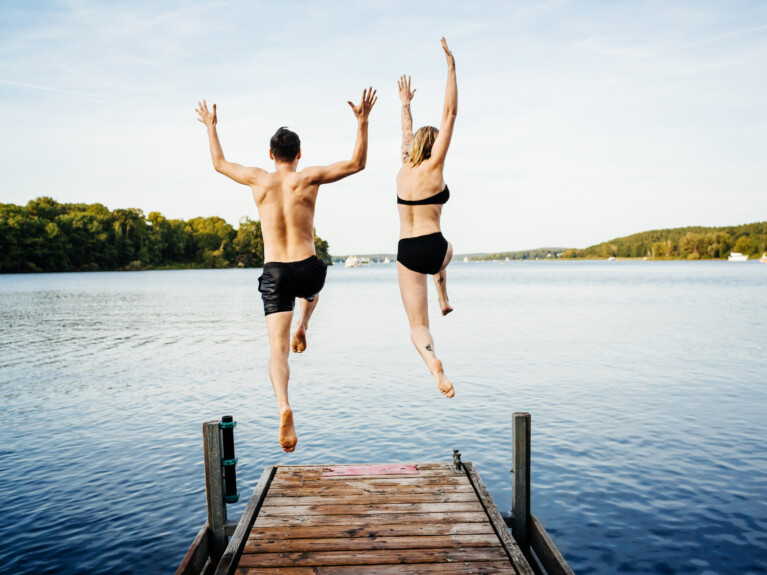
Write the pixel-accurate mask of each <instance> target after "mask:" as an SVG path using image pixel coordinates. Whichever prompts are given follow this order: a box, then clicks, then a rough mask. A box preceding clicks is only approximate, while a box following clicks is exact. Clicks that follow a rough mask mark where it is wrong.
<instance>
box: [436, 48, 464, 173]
mask: <svg viewBox="0 0 767 575" xmlns="http://www.w3.org/2000/svg"><path fill="white" fill-rule="evenodd" d="M442 49H443V50H444V51H445V58H446V59H447V88H446V89H445V107H444V108H443V110H442V123H441V124H440V127H439V135H438V136H437V139H436V141H435V142H434V146H433V147H432V149H431V158H432V159H433V160H435V161H436V162H439V163H443V162H444V161H445V156H447V149H448V148H449V147H450V140H451V139H452V137H453V125H454V124H455V116H456V115H457V114H458V82H457V80H456V78H455V58H453V53H452V52H451V51H450V49H449V48H448V47H447V42H446V41H445V39H444V38H442Z"/></svg>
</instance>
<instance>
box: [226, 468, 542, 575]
mask: <svg viewBox="0 0 767 575" xmlns="http://www.w3.org/2000/svg"><path fill="white" fill-rule="evenodd" d="M395 471H396V472H395ZM270 474H271V475H272V477H271V479H270V480H268V481H267V482H265V485H264V486H263V492H259V490H257V491H256V492H255V493H254V494H253V498H254V499H255V501H254V499H251V503H250V504H249V506H248V512H250V517H247V518H246V517H245V516H243V519H242V520H241V521H242V522H243V523H244V522H247V523H248V524H250V525H251V527H249V528H243V530H242V532H241V535H242V537H241V538H238V537H237V533H235V535H234V536H233V537H232V540H231V541H230V543H229V546H228V548H227V550H226V552H225V553H224V556H223V557H222V560H221V563H220V564H219V569H218V570H217V571H216V573H236V574H237V575H266V574H274V573H285V574H295V575H299V574H304V573H320V574H321V573H339V574H341V573H381V574H388V573H445V574H453V573H455V574H457V573H499V574H510V575H511V574H516V573H525V574H529V575H532V573H533V572H532V570H531V569H530V567H529V566H528V564H527V561H526V560H525V558H524V556H523V554H522V552H521V551H520V549H519V547H517V545H516V543H515V542H514V540H513V539H512V537H511V535H510V533H509V530H508V528H507V527H506V524H505V523H504V522H503V519H502V518H501V516H500V514H499V513H498V511H497V509H496V508H495V505H493V503H492V500H490V499H489V497H488V496H487V491H486V490H485V488H484V486H483V485H482V480H481V479H480V478H479V475H477V474H476V473H475V472H474V469H473V467H472V466H470V465H468V464H463V465H462V466H461V470H460V471H456V470H455V468H454V466H453V465H451V464H447V463H422V464H417V465H409V466H407V465H391V464H388V465H360V466H347V465H343V466H321V465H316V466H279V467H274V468H273V472H271V473H270ZM259 499H260V500H261V505H260V506H259V504H258V500H259ZM515 566H516V570H515Z"/></svg>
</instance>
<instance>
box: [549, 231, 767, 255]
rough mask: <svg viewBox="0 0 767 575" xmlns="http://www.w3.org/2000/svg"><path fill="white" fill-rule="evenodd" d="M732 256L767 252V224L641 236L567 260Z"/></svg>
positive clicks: (574, 252)
mask: <svg viewBox="0 0 767 575" xmlns="http://www.w3.org/2000/svg"><path fill="white" fill-rule="evenodd" d="M730 252H740V253H742V254H746V255H748V256H751V257H759V256H760V255H761V254H763V253H764V252H767V222H757V223H754V224H743V225H740V226H724V227H717V228H704V227H687V228H673V229H665V230H652V231H649V232H641V233H638V234H633V235H630V236H626V237H623V238H617V239H614V240H610V241H609V242H603V243H601V244H597V245H594V246H590V247H588V248H584V249H580V250H578V249H568V250H565V251H564V253H563V254H562V256H561V257H563V258H608V257H611V256H614V257H619V258H641V257H647V258H653V259H688V260H703V259H727V257H728V256H729V255H730Z"/></svg>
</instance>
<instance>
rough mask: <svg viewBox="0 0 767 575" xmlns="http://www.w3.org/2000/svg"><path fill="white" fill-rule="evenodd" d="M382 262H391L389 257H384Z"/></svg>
mask: <svg viewBox="0 0 767 575" xmlns="http://www.w3.org/2000/svg"><path fill="white" fill-rule="evenodd" d="M383 263H385V264H390V263H391V260H390V259H389V258H384V261H383Z"/></svg>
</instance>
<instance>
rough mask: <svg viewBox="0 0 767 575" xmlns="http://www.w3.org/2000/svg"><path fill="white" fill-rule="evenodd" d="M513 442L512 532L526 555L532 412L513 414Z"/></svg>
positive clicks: (528, 524) (529, 519)
mask: <svg viewBox="0 0 767 575" xmlns="http://www.w3.org/2000/svg"><path fill="white" fill-rule="evenodd" d="M512 443H513V458H514V463H513V467H512V470H511V472H512V473H513V474H514V475H513V480H512V481H513V482H512V500H511V510H512V513H513V514H514V523H513V526H512V533H514V539H516V541H517V544H518V545H519V547H520V548H521V549H522V552H523V553H524V554H525V555H529V554H530V531H531V527H532V522H531V518H530V414H529V413H514V415H513V416H512Z"/></svg>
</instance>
